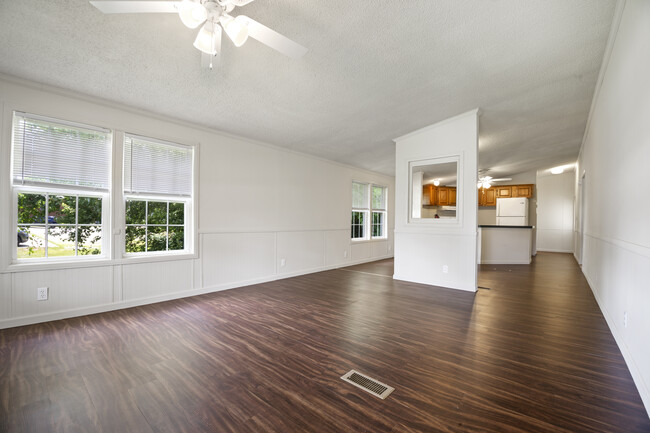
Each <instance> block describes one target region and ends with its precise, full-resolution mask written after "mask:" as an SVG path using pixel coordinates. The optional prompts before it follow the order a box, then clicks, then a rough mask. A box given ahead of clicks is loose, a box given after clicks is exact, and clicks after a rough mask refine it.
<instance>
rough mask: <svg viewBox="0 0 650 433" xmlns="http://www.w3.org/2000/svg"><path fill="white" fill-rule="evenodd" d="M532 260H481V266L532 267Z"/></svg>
mask: <svg viewBox="0 0 650 433" xmlns="http://www.w3.org/2000/svg"><path fill="white" fill-rule="evenodd" d="M530 262H531V260H528V261H526V260H519V261H508V262H504V261H503V260H481V263H479V265H530Z"/></svg>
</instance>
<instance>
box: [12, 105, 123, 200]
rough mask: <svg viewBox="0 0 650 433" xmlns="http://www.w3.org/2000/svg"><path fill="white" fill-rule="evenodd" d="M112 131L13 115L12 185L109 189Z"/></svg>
mask: <svg viewBox="0 0 650 433" xmlns="http://www.w3.org/2000/svg"><path fill="white" fill-rule="evenodd" d="M110 161H111V132H110V131H109V130H106V129H102V128H95V127H92V126H86V125H77V124H74V123H67V122H63V121H59V120H54V119H49V118H46V117H41V116H36V115H32V114H26V113H20V112H14V119H13V179H14V185H52V184H55V185H69V186H75V187H76V188H79V187H81V188H89V189H95V190H108V187H109V183H110V166H111V163H110Z"/></svg>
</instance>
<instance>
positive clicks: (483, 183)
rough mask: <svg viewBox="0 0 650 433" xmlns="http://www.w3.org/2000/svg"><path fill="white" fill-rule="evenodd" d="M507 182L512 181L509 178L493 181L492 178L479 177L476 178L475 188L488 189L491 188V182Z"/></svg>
mask: <svg viewBox="0 0 650 433" xmlns="http://www.w3.org/2000/svg"><path fill="white" fill-rule="evenodd" d="M508 180H512V178H511V177H501V178H499V179H494V178H492V176H479V177H478V183H477V184H476V186H477V187H478V188H485V189H488V188H490V187H491V186H492V182H505V181H508Z"/></svg>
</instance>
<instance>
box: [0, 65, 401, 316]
mask: <svg viewBox="0 0 650 433" xmlns="http://www.w3.org/2000/svg"><path fill="white" fill-rule="evenodd" d="M0 102H1V103H2V122H1V125H2V130H1V131H0V134H1V135H0V137H1V138H0V140H1V141H0V152H1V159H0V163H1V165H0V167H1V173H2V175H1V176H0V209H2V212H1V213H0V245H1V248H0V327H8V326H15V325H19V324H24V323H35V322H38V321H44V320H51V319H54V318H60V317H69V316H73V315H80V314H86V313H89V312H95V311H105V310H109V309H115V308H123V307H126V306H130V305H137V304H144V303H150V302H154V301H157V300H163V299H171V298H175V297H182V296H189V295H192V294H197V293H203V292H209V291H214V290H221V289H227V288H232V287H237V286H242V285H246V284H250V283H254V282H261V281H269V280H273V279H277V278H285V277H288V276H292V275H298V274H302V273H308V272H314V271H319V270H323V269H329V268H334V267H339V266H345V265H349V264H353V263H360V262H363V261H369V260H377V259H380V258H386V257H391V256H392V255H393V228H394V212H393V210H394V200H393V196H394V194H393V191H394V179H393V178H392V177H389V176H383V175H380V174H377V173H372V172H368V171H363V170H360V169H355V168H353V167H349V166H345V165H342V164H337V163H333V162H329V161H325V160H322V159H317V158H314V157H310V156H307V155H304V154H299V153H295V152H291V151H288V150H284V149H281V148H277V147H273V146H270V145H266V144H264V143H259V142H253V141H250V140H246V139H242V138H238V137H234V136H231V135H228V134H225V133H221V132H219V131H216V130H210V129H207V128H203V127H199V126H196V125H190V124H187V123H183V122H178V121H175V120H173V119H169V118H163V117H160V116H156V115H153V114H151V113H144V112H140V111H137V110H133V109H129V108H128V107H123V106H119V105H115V104H109V103H105V102H103V101H99V100H96V99H93V98H90V97H86V96H83V95H77V94H73V93H71V92H66V91H62V90H59V89H52V88H47V87H44V86H40V85H38V84H36V83H28V82H24V81H21V80H18V79H15V78H12V77H6V76H0ZM14 109H18V110H22V111H26V112H30V113H36V114H41V115H46V116H51V117H55V118H61V119H67V120H73V121H77V122H81V123H87V124H91V125H98V126H103V127H107V128H111V129H113V130H115V131H118V133H119V131H129V132H134V133H138V134H141V135H145V136H151V137H156V138H161V139H166V140H170V141H174V142H180V143H185V144H197V145H198V146H199V149H200V157H199V167H198V173H197V175H198V176H199V182H198V190H199V191H198V227H197V229H198V236H197V245H196V248H195V249H196V254H195V255H193V256H192V255H190V256H184V257H182V258H178V259H175V260H174V259H170V258H166V259H165V260H163V261H145V262H139V261H136V260H127V259H123V258H121V257H119V256H115V257H112V258H111V259H109V260H106V261H104V262H101V263H97V264H94V265H92V266H90V267H79V266H76V265H66V266H60V265H57V266H49V267H48V266H46V269H43V267H41V268H38V269H36V268H28V269H15V268H13V269H12V268H11V266H10V261H11V249H12V248H15V236H16V235H15V227H12V226H11V210H10V209H11V198H10V183H9V182H10V176H9V161H10V141H11V116H12V110H14ZM116 135H118V134H117V133H116ZM118 164H119V162H118ZM352 180H357V181H362V182H369V183H376V184H379V185H383V186H386V187H388V197H389V199H388V238H387V239H385V240H377V241H368V242H355V243H354V245H351V242H350V210H351V200H352V196H351V183H352ZM117 208H119V206H117V207H116V210H115V212H114V215H113V219H114V221H120V220H121V219H120V215H119V209H117ZM113 225H114V227H116V226H119V224H118V223H115V224H113ZM112 240H113V243H114V245H118V244H119V243H120V242H121V241H122V238H121V235H114V236H113V239H112ZM282 259H284V260H285V265H284V266H281V264H280V263H281V260H282ZM41 286H49V287H50V299H49V300H47V301H40V302H37V301H36V288H37V287H41Z"/></svg>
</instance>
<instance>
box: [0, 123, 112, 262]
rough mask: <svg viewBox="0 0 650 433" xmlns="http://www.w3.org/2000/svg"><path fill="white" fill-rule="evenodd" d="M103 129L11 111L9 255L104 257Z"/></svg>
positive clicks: (106, 160) (106, 173) (107, 156)
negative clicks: (13, 241) (13, 242)
mask: <svg viewBox="0 0 650 433" xmlns="http://www.w3.org/2000/svg"><path fill="white" fill-rule="evenodd" d="M111 140H112V137H111V133H110V131H109V130H105V129H102V128H97V127H93V126H87V125H80V124H75V123H70V122H65V121H61V120H55V119H50V118H46V117H41V116H37V115H32V114H26V113H21V112H14V117H13V131H12V189H13V194H14V203H15V205H14V206H15V207H14V211H15V218H16V219H15V221H16V226H15V227H16V232H17V247H16V254H15V258H16V259H17V260H19V261H22V260H25V259H27V260H29V259H49V258H65V257H68V258H70V257H72V258H74V257H78V256H88V255H92V256H105V255H106V248H104V246H103V242H102V240H103V239H105V236H104V233H105V231H106V227H107V221H106V220H107V218H105V214H106V209H107V205H106V199H107V197H108V193H109V185H110V165H111V163H110V161H111Z"/></svg>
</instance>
